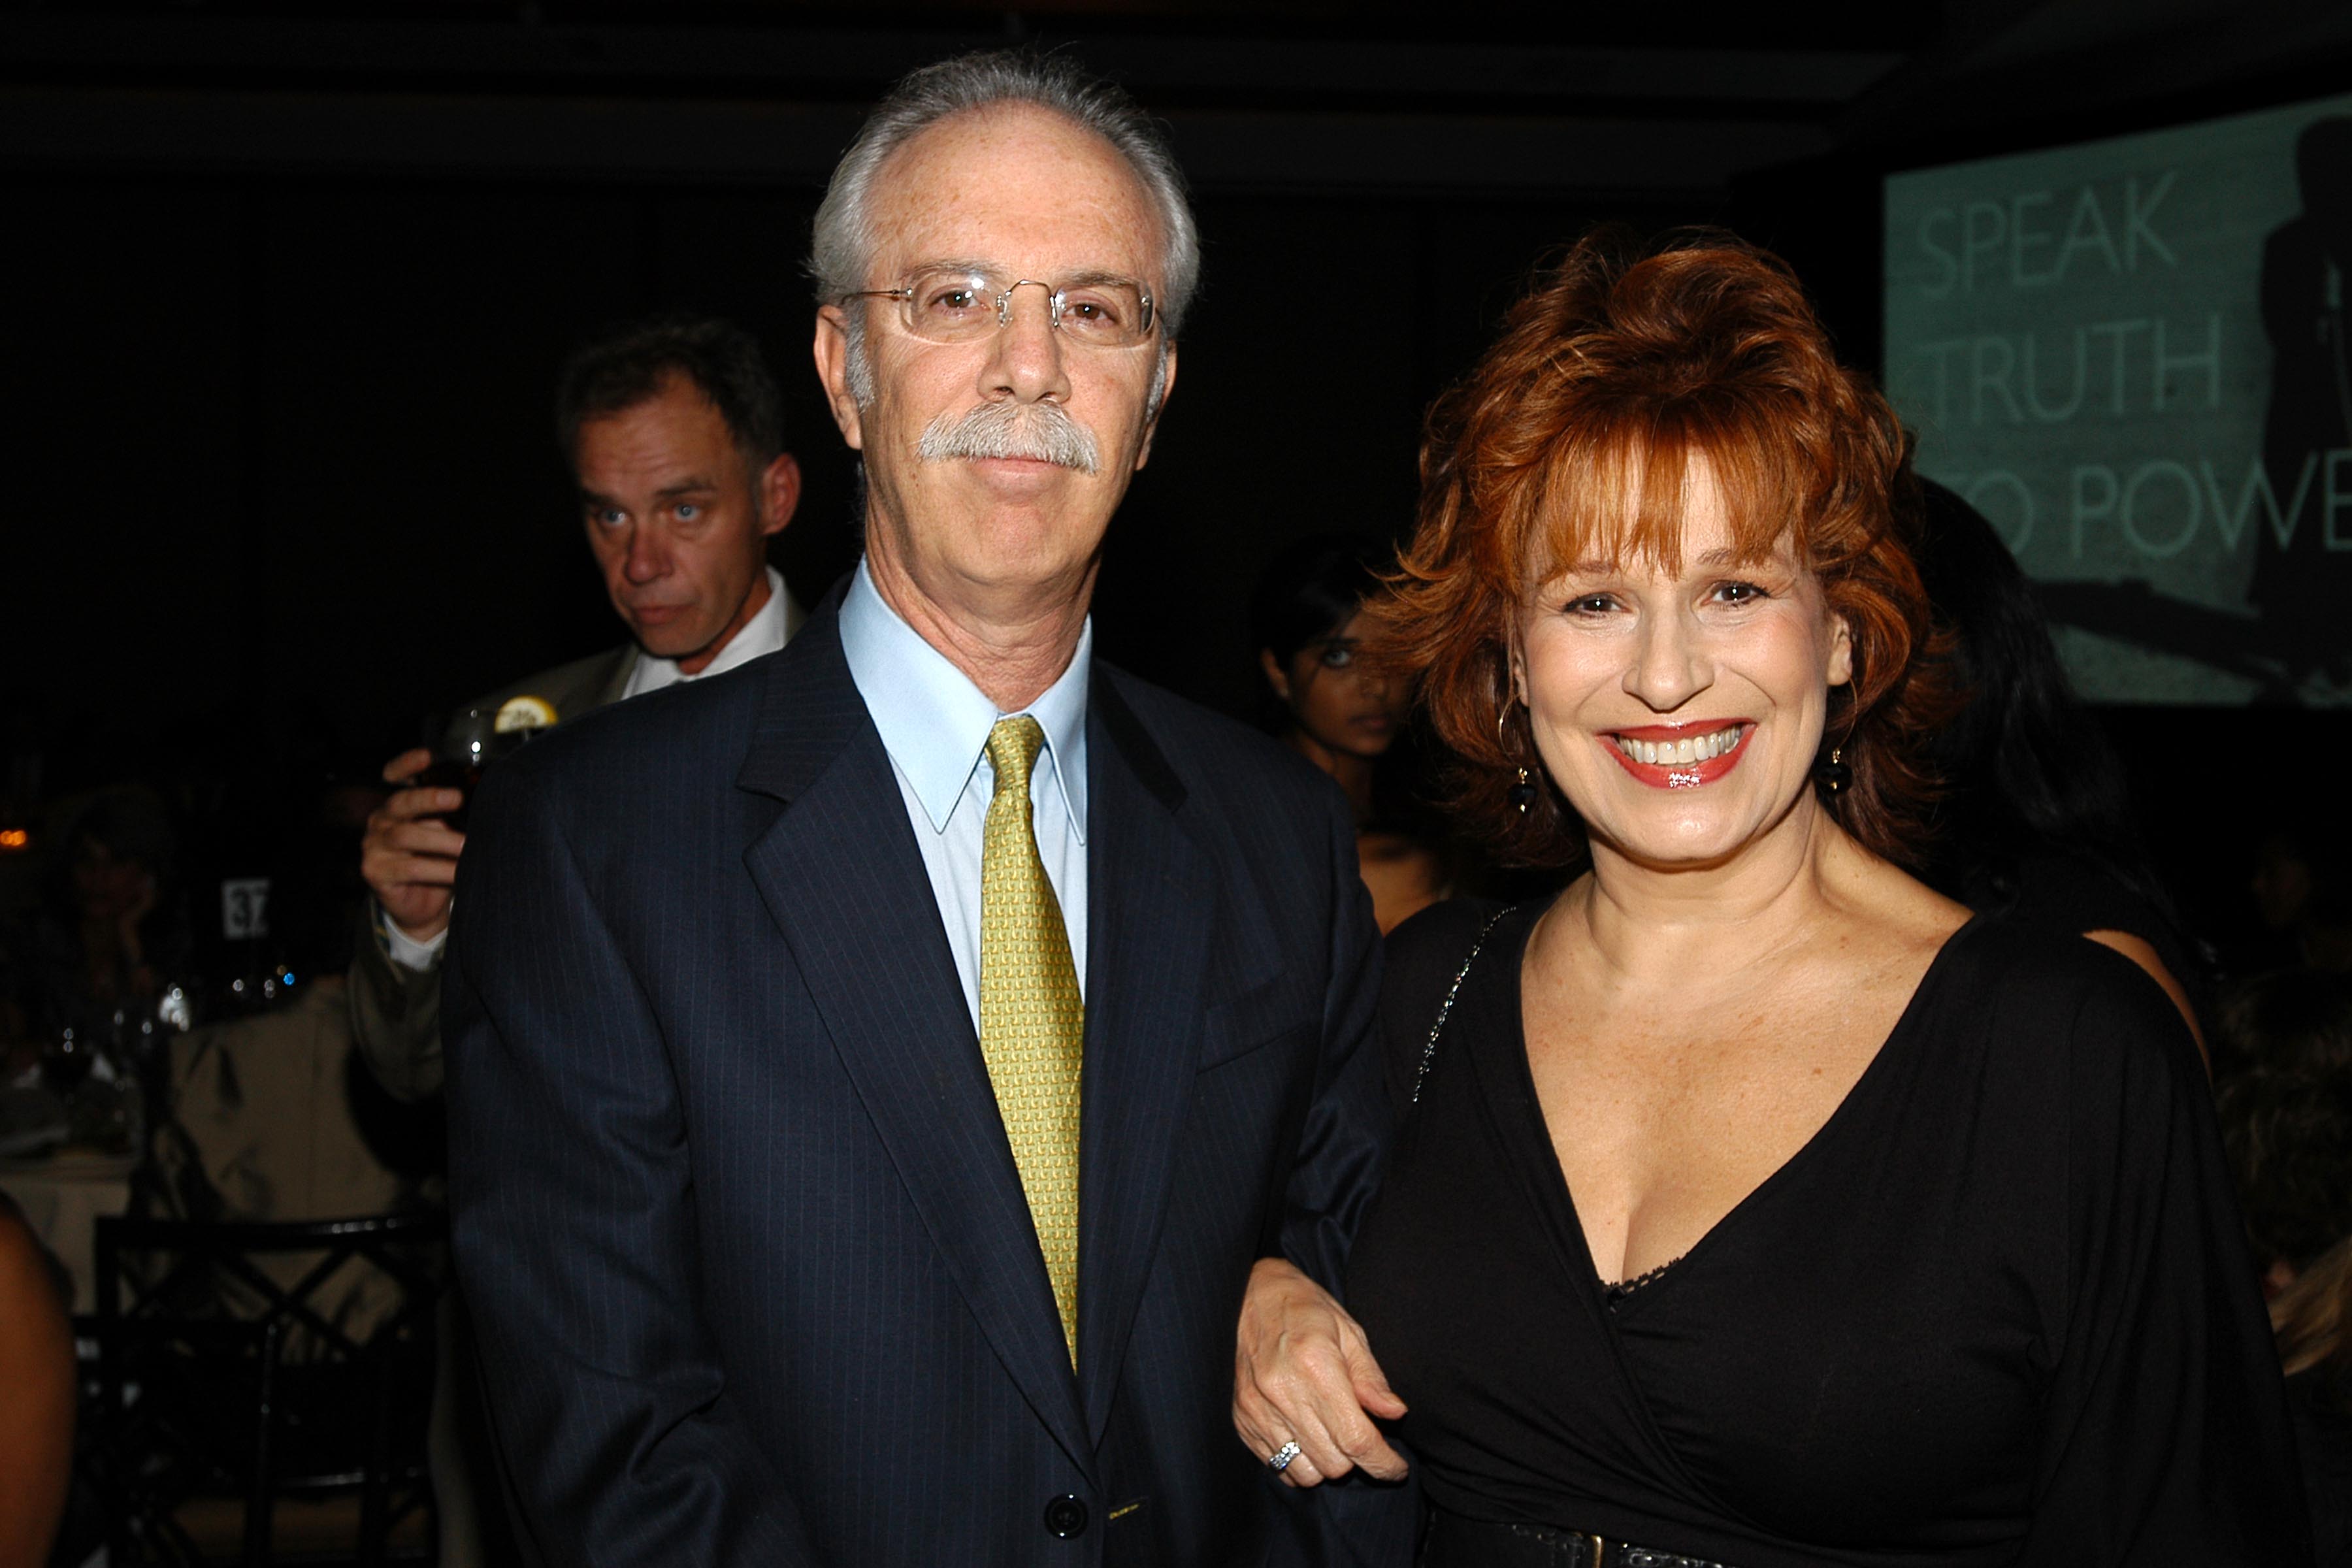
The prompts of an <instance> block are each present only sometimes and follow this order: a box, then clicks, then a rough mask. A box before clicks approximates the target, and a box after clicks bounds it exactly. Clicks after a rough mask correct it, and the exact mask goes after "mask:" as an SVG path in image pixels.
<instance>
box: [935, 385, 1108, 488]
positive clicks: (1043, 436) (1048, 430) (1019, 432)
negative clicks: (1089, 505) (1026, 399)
mask: <svg viewBox="0 0 2352 1568" xmlns="http://www.w3.org/2000/svg"><path fill="white" fill-rule="evenodd" d="M915 450H916V451H917V452H919V453H920V454H921V455H922V458H923V459H924V461H926V462H932V463H937V462H942V461H945V460H947V459H949V458H1026V459H1028V460H1029V461H1031V462H1036V463H1053V464H1056V465H1058V466H1059V467H1062V468H1076V469H1077V470H1078V471H1079V472H1080V473H1082V474H1091V473H1093V472H1095V470H1096V469H1097V468H1099V467H1100V466H1101V464H1102V457H1101V454H1100V453H1099V452H1098V451H1097V449H1096V447H1095V433H1094V432H1093V431H1091V430H1089V429H1087V427H1086V426H1083V425H1081V424H1079V423H1078V422H1077V421H1076V420H1075V419H1073V418H1071V417H1070V416H1068V415H1067V414H1066V413H1064V412H1063V411H1062V409H1061V408H1060V407H1059V406H1058V405H1055V404H1051V403H1030V404H1020V403H1010V402H1007V403H983V404H982V405H979V406H978V407H976V408H974V409H972V410H971V412H970V413H968V414H966V415H964V416H962V417H961V418H959V419H950V418H949V416H946V415H945V414H942V415H940V416H939V417H937V418H935V419H933V420H932V421H931V422H930V423H929V425H927V426H924V427H923V438H922V440H921V441H919V442H918V443H917V444H916V447H915Z"/></svg>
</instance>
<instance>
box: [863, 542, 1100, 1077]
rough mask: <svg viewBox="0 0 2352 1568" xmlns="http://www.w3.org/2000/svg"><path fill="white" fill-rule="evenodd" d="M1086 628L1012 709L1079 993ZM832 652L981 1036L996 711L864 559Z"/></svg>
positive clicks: (1089, 640) (1090, 640) (1083, 924)
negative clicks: (1031, 740) (1034, 759)
mask: <svg viewBox="0 0 2352 1568" xmlns="http://www.w3.org/2000/svg"><path fill="white" fill-rule="evenodd" d="M1094 645H1095V623H1094V618H1093V617H1092V616H1088V617H1087V623H1086V625H1085V626H1084V627H1082V628H1081V629H1080V631H1079V633H1078V647H1077V651H1076V653H1074V654H1072V655H1071V656H1070V667H1069V668H1067V669H1066V670H1064V671H1063V672H1062V674H1061V677H1060V679H1056V680H1055V682H1054V684H1053V685H1051V686H1049V687H1047V688H1046V689H1045V695H1044V696H1042V697H1040V698H1038V699H1037V700H1036V701H1034V702H1033V703H1031V704H1030V705H1029V706H1028V707H1027V708H1025V709H1023V710H1021V711H1023V712H1025V713H1027V714H1028V715H1029V716H1030V717H1032V718H1034V719H1035V720H1036V721H1037V725H1038V728H1040V729H1041V730H1043V731H1045V755H1046V757H1047V758H1048V759H1050V760H1051V762H1052V764H1053V765H1052V766H1050V767H1045V766H1037V765H1034V764H1033V765H1032V766H1031V768H1030V770H1029V802H1030V810H1031V812H1032V817H1031V823H1032V826H1033V827H1034V830H1035V832H1036V835H1037V856H1038V858H1040V859H1041V860H1043V861H1044V862H1045V877H1046V879H1047V880H1048V881H1050V882H1052V883H1053V884H1054V896H1055V899H1056V900H1059V901H1060V903H1061V906H1062V923H1063V925H1064V926H1065V927H1066V929H1067V930H1068V931H1069V934H1070V960H1071V962H1072V963H1074V964H1076V967H1077V972H1078V994H1079V995H1081V996H1084V995H1085V994H1086V985H1087V668H1088V667H1089V666H1090V664H1091V663H1092V661H1093V657H1094ZM841 651H842V653H843V654H844V655H845V656H846V658H848V660H849V679H851V680H852V681H853V682H855V683H856V687H857V694H858V696H860V697H862V698H864V699H865V700H866V711H867V712H868V713H870V714H872V715H873V716H874V727H875V728H876V729H877V730H878V731H881V732H882V749H883V750H884V751H887V752H889V753H890V770H891V772H893V773H896V774H898V793H899V795H901V796H903V797H904V798H905V800H906V803H907V821H908V825H909V826H912V827H913V828H914V830H915V842H916V843H917V844H918V845H919V846H920V847H921V848H922V851H923V869H924V870H925V871H927V872H929V875H930V879H931V895H932V897H933V898H935V899H937V900H939V906H940V924H941V925H943V926H945V927H946V928H947V933H948V947H949V950H950V951H951V952H953V953H954V954H955V965H956V976H957V978H958V979H960V980H961V981H962V982H963V999H964V1005H965V1006H967V1007H969V1008H970V1009H971V1026H972V1029H973V1030H974V1032H977V1031H978V1030H979V1028H980V849H981V829H982V826H984V825H985V824H986V822H987V820H988V803H989V802H990V800H992V798H994V796H995V794H996V770H995V769H994V768H993V767H992V766H991V765H990V763H989V760H988V733H989V731H991V730H992V729H994V728H995V727H996V721H998V720H999V719H1009V718H1012V717H1013V714H1009V713H1000V712H998V711H997V709H996V704H995V703H993V702H992V701H990V700H989V699H988V697H987V695H986V694H985V693H983V692H982V690H981V689H980V688H979V687H977V686H974V685H973V684H972V683H971V677H969V676H967V675H965V674H964V672H963V671H961V670H960V669H958V668H956V667H955V666H954V665H952V664H950V663H949V662H948V658H947V656H946V655H944V654H942V653H940V650H939V649H937V648H935V647H932V646H931V645H930V644H929V643H927V642H925V641H924V640H923V639H922V637H921V636H920V635H919V634H918V633H917V632H916V630H915V628H914V627H912V626H908V624H907V623H906V622H905V621H904V620H902V619H901V618H899V616H898V611H896V610H894V609H892V608H891V607H890V606H889V605H887V603H885V602H884V601H883V598H882V595H880V594H879V593H877V592H876V590H875V587H874V579H873V578H872V577H871V576H869V575H867V574H866V563H865V562H863V561H860V562H859V563H857V574H856V577H855V578H854V579H853V580H852V581H851V583H850V584H849V592H848V594H847V595H845V597H844V598H843V599H842V601H841Z"/></svg>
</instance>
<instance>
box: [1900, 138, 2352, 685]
mask: <svg viewBox="0 0 2352 1568" xmlns="http://www.w3.org/2000/svg"><path fill="white" fill-rule="evenodd" d="M2347 273H2352V96H2347V97H2341V98H2333V99H2326V100H2319V101H2316V102H2311V103H2304V104H2299V105H2295V106H2294V107H2291V108H2283V109H2273V110H2263V111H2261V112H2258V113H2252V114H2242V115H2235V116H2231V117H2230V118H2227V119H2221V120H2211V121H2203V122H2201V123H2198V124H2193V125H2185V126H2179V127H2176V128H2173V129H2169V130H2163V131H2157V132H2147V133H2145V134H2140V135H2133V136H2119V137H2115V138H2111V139H2108V140H2105V141H2099V142H2084V143H2080V144H2076V145H2072V146H2064V147H2056V148H2051V149H2048V150H2045V151H2042V152H2035V153H2022V154H2018V155H2015V156H2009V157H2000V158H1988V159H1984V160H1981V161H1979V162H1975V163H1958V164H1952V165H1948V166H1946V167H1942V168H1934V169H1924V170H1919V171H1916V172H1914V173H1908V174H1896V175H1894V176H1892V177H1890V178H1889V179H1888V180H1887V182H1886V275H1885V310H1886V318H1885V319H1886V366H1885V383H1886V388H1887V392H1888V395H1890V396H1891V397H1892V398H1893V399H1894V402H1895V406H1896V408H1897V409H1898V410H1899V411H1900V412H1901V414H1902V416H1903V418H1904V420H1905V422H1906V424H1908V425H1909V426H1911V427H1912V429H1913V430H1915V431H1916V433H1917V435H1918V437H1919V466H1920V470H1921V472H1922V473H1924V474H1926V475H1927V477H1929V478H1931V479H1937V480H1939V481H1941V482H1942V483H1944V484H1947V485H1948V486H1950V487H1951V488H1952V489H1955V490H1958V492H1960V494H1962V495H1963V496H1965V497H1967V498H1968V499H1969V500H1971V501H1973V502H1974V503H1975V504H1976V506H1977V508H1978V510H1980V511H1982V512H1983V513H1984V514H1985V515H1986V516H1987V517H1988V518H1990V520H1991V521H1992V522H1993V524H1994V525H1995V527H1997V528H1998V529H1999V530H2000V532H2001V535H2002V537H2003V538H2004V539H2006V540H2007V541H2008V542H2009V545H2010V548H2011V550H2012V551H2013V552H2015V553H2016V555H2017V558H2018V560H2019V562H2020V563H2022V565H2023V566H2024V568H2025V570H2026V572H2027V573H2028V574H2029V575H2031V576H2032V578H2033V579H2034V580H2035V583H2036V584H2037V589H2038V591H2039V592H2040V594H2041V595H2042V599H2043V603H2044V605H2045V606H2046V607H2047V608H2048V610H2049V611H2050V614H2051V616H2052V619H2053V622H2054V623H2055V624H2056V626H2057V628H2058V640H2059V646H2060V648H2061V651H2062V652H2063V654H2064V656H2065V658H2066V661H2067V665H2068V668H2069V669H2070V670H2071V671H2072V673H2073V676H2074V680H2075V683H2076V685H2077V687H2078V688H2079V689H2080V690H2081V691H2082V693H2083V695H2084V696H2085V697H2087V698H2089V699H2091V700H2095V701H2106V702H2168V703H2218V704H2236V703H2244V702H2252V701H2262V702H2290V703H2295V704H2299V705H2303V706H2311V707H2322V706H2324V707H2344V706H2352V629H2348V628H2352V357H2347V342H2346V309H2345V295H2346V289H2347Z"/></svg>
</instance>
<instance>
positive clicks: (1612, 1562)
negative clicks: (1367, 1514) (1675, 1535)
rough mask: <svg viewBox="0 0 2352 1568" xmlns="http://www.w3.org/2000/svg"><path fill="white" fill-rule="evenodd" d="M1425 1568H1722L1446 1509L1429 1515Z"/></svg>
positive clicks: (1423, 1546)
mask: <svg viewBox="0 0 2352 1568" xmlns="http://www.w3.org/2000/svg"><path fill="white" fill-rule="evenodd" d="M1429 1511H1430V1520H1429V1530H1428V1532H1427V1533H1426V1534H1424V1535H1423V1537H1422V1540H1421V1568H1723V1564H1722V1563H1711V1562H1709V1561H1707V1560H1706V1558H1704V1557H1684V1556H1680V1555H1678V1554H1676V1553H1675V1552H1657V1551H1654V1550H1652V1549H1651V1548H1649V1547H1647V1546H1633V1545H1629V1544H1627V1543H1626V1542H1622V1541H1610V1540H1606V1539H1604V1538H1603V1537H1601V1536H1598V1535H1580V1534H1578V1533H1577V1532H1576V1531H1570V1530H1553V1529H1550V1528H1549V1527H1548V1526H1545V1525H1540V1524H1490V1523H1488V1522H1487V1521H1485V1520H1478V1519H1465V1518H1464V1517H1463V1516H1462V1515H1461V1514H1458V1513H1448V1512H1446V1511H1445V1510H1444V1509H1440V1508H1433V1509H1431V1510H1429Z"/></svg>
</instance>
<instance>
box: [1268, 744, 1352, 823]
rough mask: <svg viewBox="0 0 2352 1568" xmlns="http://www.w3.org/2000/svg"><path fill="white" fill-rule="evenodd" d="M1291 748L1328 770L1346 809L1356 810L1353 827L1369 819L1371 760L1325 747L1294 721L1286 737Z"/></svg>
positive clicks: (1332, 747) (1326, 771) (1336, 748)
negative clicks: (1345, 797) (1347, 807)
mask: <svg viewBox="0 0 2352 1568" xmlns="http://www.w3.org/2000/svg"><path fill="white" fill-rule="evenodd" d="M1286 739H1287V740H1288V741H1289V742H1290V749H1291V750H1292V751H1294V752H1297V753H1298V754H1299V755H1300V756H1302V757H1305V758H1306V759H1307V761H1308V762H1310V763H1314V764H1315V765H1316V766H1317V767H1318V768H1321V769H1322V770H1323V771H1324V772H1325V773H1329V774H1330V775H1331V777H1332V778H1333V779H1334V780H1336V781H1337V782H1338V784H1339V788H1340V791H1341V792H1342V793H1343V794H1345V795H1347V797H1348V806H1349V810H1351V811H1353V812H1354V813H1355V816H1356V826H1359V827H1360V826H1363V825H1364V824H1365V823H1367V822H1370V820H1371V818H1372V759H1371V758H1370V757H1360V756H1358V755H1357V754H1356V753H1355V752H1343V751H1340V750H1339V748H1338V747H1336V746H1327V745H1325V744H1324V743H1323V742H1320V741H1318V740H1317V739H1316V738H1315V737H1314V736H1312V735H1310V734H1308V733H1307V731H1304V730H1302V729H1300V728H1299V727H1298V726H1297V725H1296V724H1294V725H1292V726H1291V727H1290V733H1289V735H1288V736H1287V737H1286Z"/></svg>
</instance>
